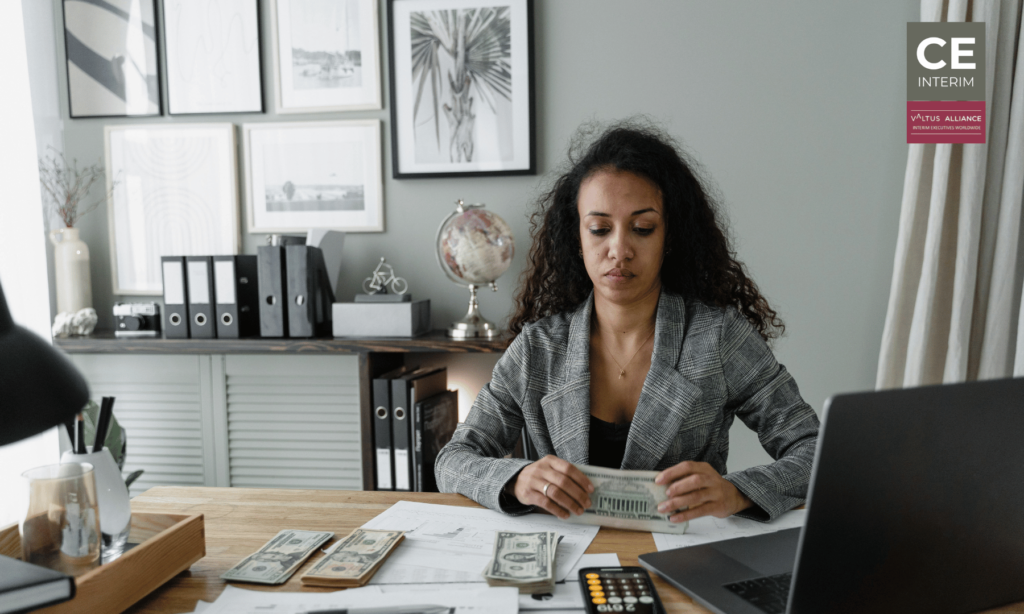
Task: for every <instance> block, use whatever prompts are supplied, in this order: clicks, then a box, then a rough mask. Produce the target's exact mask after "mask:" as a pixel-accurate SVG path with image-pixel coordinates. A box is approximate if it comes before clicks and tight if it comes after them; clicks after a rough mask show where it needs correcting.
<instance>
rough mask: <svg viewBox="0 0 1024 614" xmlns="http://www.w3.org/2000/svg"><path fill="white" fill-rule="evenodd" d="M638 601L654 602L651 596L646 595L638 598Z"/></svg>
mask: <svg viewBox="0 0 1024 614" xmlns="http://www.w3.org/2000/svg"><path fill="white" fill-rule="evenodd" d="M640 603H654V598H653V597H648V596H647V595H644V596H643V597H641V598H640Z"/></svg>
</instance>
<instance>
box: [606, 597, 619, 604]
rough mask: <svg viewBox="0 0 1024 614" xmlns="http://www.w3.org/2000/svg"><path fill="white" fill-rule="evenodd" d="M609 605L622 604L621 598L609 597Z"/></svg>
mask: <svg viewBox="0 0 1024 614" xmlns="http://www.w3.org/2000/svg"><path fill="white" fill-rule="evenodd" d="M608 603H622V598H621V597H609V598H608Z"/></svg>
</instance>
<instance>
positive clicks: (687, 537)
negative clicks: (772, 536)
mask: <svg viewBox="0 0 1024 614" xmlns="http://www.w3.org/2000/svg"><path fill="white" fill-rule="evenodd" d="M805 518H807V510H793V511H791V512H786V513H785V514H783V515H781V516H779V517H778V518H776V519H775V520H773V521H771V522H755V521H753V520H747V519H746V518H739V517H737V516H729V517H728V518H715V517H714V516H703V517H701V518H698V519H696V520H691V521H690V528H689V529H687V531H686V533H685V534H683V535H674V534H669V533H651V535H653V536H654V545H655V546H657V548H658V551H659V552H661V551H662V550H673V549H675V548H686V547H688V546H698V545H700V544H707V543H710V542H718V541H722V540H726V539H734V538H737V537H751V536H753V535H761V534H762V533H774V532H776V531H781V530H783V529H793V528H796V527H802V526H804V519H805Z"/></svg>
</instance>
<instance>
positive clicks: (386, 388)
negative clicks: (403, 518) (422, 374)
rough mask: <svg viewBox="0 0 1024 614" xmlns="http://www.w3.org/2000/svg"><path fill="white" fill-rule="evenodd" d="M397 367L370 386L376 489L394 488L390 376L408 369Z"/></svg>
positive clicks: (408, 369)
mask: <svg viewBox="0 0 1024 614" xmlns="http://www.w3.org/2000/svg"><path fill="white" fill-rule="evenodd" d="M410 370H411V369H410V368H409V367H399V368H398V369H395V370H393V371H388V372H387V373H385V374H383V375H381V376H380V377H377V378H374V380H373V385H372V387H371V394H372V397H371V401H372V402H373V448H374V484H375V486H376V488H377V490H394V489H395V468H394V461H393V460H392V457H393V456H394V452H393V450H392V448H391V378H393V377H397V376H399V375H401V374H403V373H406V372H408V371H410Z"/></svg>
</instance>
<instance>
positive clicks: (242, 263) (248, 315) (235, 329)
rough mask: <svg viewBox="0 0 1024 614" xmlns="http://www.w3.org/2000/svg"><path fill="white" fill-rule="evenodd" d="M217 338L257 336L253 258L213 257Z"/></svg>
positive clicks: (256, 291) (256, 285)
mask: <svg viewBox="0 0 1024 614" xmlns="http://www.w3.org/2000/svg"><path fill="white" fill-rule="evenodd" d="M213 289H214V294H215V296H216V311H215V313H216V318H217V337H219V338H221V339H238V338H240V337H257V336H259V334H260V310H259V296H260V290H259V283H258V281H257V265H256V256H214V257H213Z"/></svg>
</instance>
